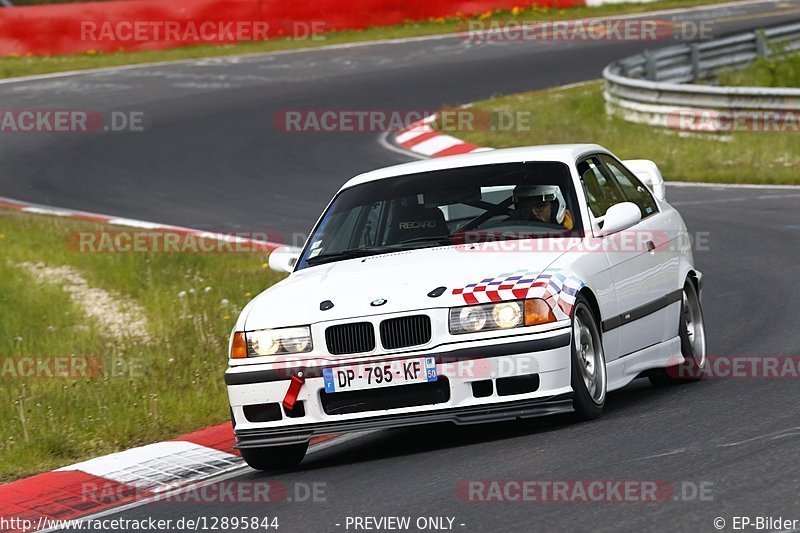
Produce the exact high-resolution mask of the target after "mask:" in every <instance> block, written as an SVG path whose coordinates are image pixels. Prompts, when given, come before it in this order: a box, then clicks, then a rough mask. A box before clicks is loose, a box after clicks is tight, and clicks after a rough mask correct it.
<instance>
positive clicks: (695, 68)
mask: <svg viewBox="0 0 800 533" xmlns="http://www.w3.org/2000/svg"><path fill="white" fill-rule="evenodd" d="M689 57H690V59H691V61H692V81H697V79H698V78H699V77H700V47H699V46H698V45H697V43H692V44H690V45H689Z"/></svg>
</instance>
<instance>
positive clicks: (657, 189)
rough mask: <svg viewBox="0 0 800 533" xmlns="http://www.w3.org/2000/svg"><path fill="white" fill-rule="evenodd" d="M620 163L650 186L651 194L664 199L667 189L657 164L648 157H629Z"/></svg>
mask: <svg viewBox="0 0 800 533" xmlns="http://www.w3.org/2000/svg"><path fill="white" fill-rule="evenodd" d="M622 164H623V165H625V166H626V167H628V170H630V171H631V172H633V173H634V175H635V176H636V177H637V178H639V179H640V180H642V181H643V182H644V184H645V185H647V186H648V187H649V188H650V191H652V193H653V196H655V197H656V198H658V199H659V200H666V198H667V189H666V186H665V185H664V178H663V177H662V176H661V171H660V170H659V169H658V165H656V164H655V163H653V162H652V161H650V160H649V159H631V160H629V161H623V162H622Z"/></svg>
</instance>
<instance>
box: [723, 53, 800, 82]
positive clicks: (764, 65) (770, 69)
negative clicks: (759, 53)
mask: <svg viewBox="0 0 800 533" xmlns="http://www.w3.org/2000/svg"><path fill="white" fill-rule="evenodd" d="M717 81H718V83H719V85H737V86H743V87H800V53H793V54H788V53H782V52H779V51H776V52H775V55H773V56H772V57H760V58H758V59H756V60H755V61H754V62H752V63H750V64H749V65H747V66H746V67H744V68H740V69H731V70H725V71H723V72H721V73H720V74H719V76H717Z"/></svg>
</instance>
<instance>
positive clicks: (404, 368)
mask: <svg viewBox="0 0 800 533" xmlns="http://www.w3.org/2000/svg"><path fill="white" fill-rule="evenodd" d="M322 377H323V379H324V380H325V392H327V393H334V392H342V391H351V390H363V389H377V388H380V387H393V386H396V385H407V384H409V383H427V382H429V381H436V380H437V379H439V376H438V375H437V374H436V359H435V358H434V357H420V358H419V359H405V360H402V361H385V362H375V363H362V364H359V365H348V366H340V367H335V368H323V369H322Z"/></svg>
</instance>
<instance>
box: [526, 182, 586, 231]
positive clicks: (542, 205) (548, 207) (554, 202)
mask: <svg viewBox="0 0 800 533" xmlns="http://www.w3.org/2000/svg"><path fill="white" fill-rule="evenodd" d="M512 217H513V218H517V219H522V220H532V221H539V222H544V223H545V224H556V225H560V226H563V227H564V228H565V229H567V230H571V229H572V227H573V222H572V214H571V213H570V212H569V209H567V203H566V202H565V201H564V195H563V194H561V188H560V187H559V186H558V185H524V184H523V185H517V186H516V187H514V213H513V214H512Z"/></svg>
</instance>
